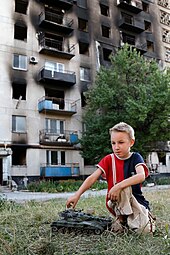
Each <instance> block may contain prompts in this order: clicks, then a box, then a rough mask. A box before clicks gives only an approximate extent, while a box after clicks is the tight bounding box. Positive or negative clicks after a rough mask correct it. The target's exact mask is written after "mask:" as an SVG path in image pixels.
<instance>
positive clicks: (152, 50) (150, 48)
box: [147, 41, 154, 52]
mask: <svg viewBox="0 0 170 255" xmlns="http://www.w3.org/2000/svg"><path fill="white" fill-rule="evenodd" d="M147 51H149V52H154V45H153V42H151V41H147Z"/></svg>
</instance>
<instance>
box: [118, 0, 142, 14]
mask: <svg viewBox="0 0 170 255" xmlns="http://www.w3.org/2000/svg"><path fill="white" fill-rule="evenodd" d="M117 7H119V8H121V9H124V10H126V11H129V12H132V13H135V14H138V13H140V12H141V11H142V2H141V1H137V0H133V1H131V0H117Z"/></svg>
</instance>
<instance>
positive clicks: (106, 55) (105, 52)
mask: <svg viewBox="0 0 170 255" xmlns="http://www.w3.org/2000/svg"><path fill="white" fill-rule="evenodd" d="M111 53H112V51H111V50H109V49H106V48H103V59H104V60H105V61H110V58H109V57H110V55H111Z"/></svg>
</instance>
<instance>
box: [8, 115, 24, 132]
mask: <svg viewBox="0 0 170 255" xmlns="http://www.w3.org/2000/svg"><path fill="white" fill-rule="evenodd" d="M20 120H22V123H20ZM20 126H22V127H24V128H20ZM12 133H23V134H25V133H27V132H26V116H21V115H12Z"/></svg>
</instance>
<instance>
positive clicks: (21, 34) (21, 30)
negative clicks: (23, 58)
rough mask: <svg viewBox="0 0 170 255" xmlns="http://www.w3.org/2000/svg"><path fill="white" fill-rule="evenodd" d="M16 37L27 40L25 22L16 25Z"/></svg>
mask: <svg viewBox="0 0 170 255" xmlns="http://www.w3.org/2000/svg"><path fill="white" fill-rule="evenodd" d="M14 39H17V40H21V41H26V40H27V27H26V26H25V25H24V24H15V25H14Z"/></svg>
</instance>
